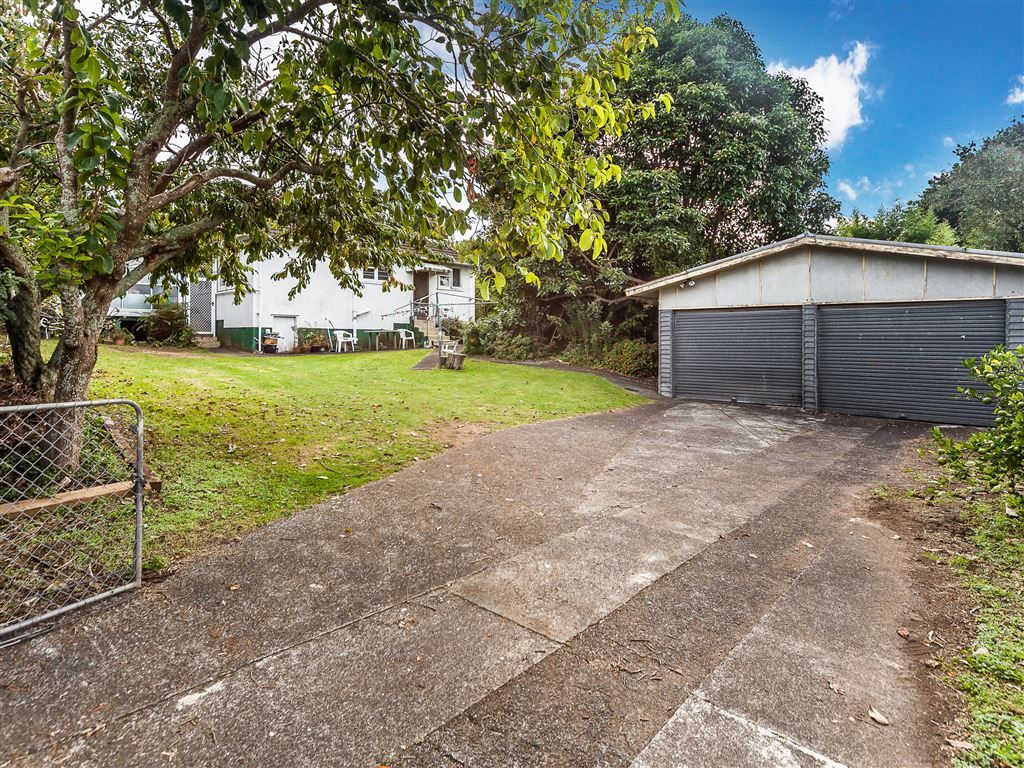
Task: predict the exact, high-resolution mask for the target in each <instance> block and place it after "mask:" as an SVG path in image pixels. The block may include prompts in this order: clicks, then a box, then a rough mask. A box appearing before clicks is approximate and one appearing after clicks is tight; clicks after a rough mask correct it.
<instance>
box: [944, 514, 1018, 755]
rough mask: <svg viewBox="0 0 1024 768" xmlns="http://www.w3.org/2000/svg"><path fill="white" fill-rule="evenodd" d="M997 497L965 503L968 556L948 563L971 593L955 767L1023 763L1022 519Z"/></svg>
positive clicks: (959, 670)
mask: <svg viewBox="0 0 1024 768" xmlns="http://www.w3.org/2000/svg"><path fill="white" fill-rule="evenodd" d="M1005 509H1006V505H1005V502H1003V501H1002V500H1000V499H996V500H995V501H994V502H992V501H989V502H985V501H979V500H974V501H970V502H967V503H966V504H965V505H964V510H963V518H964V521H965V522H966V523H967V524H968V525H969V526H970V529H971V536H970V541H971V543H972V544H973V545H974V553H973V557H972V558H967V557H964V556H956V557H953V558H952V559H951V560H950V564H951V565H952V566H953V567H954V568H956V569H957V570H958V571H960V573H961V574H962V575H963V577H964V579H965V581H966V583H967V585H968V587H969V589H970V593H971V596H972V600H973V602H974V605H975V610H974V611H973V612H972V613H973V615H974V619H975V621H976V632H977V635H976V637H975V639H974V644H973V646H972V647H970V648H968V649H966V650H965V651H964V652H963V653H962V654H961V655H960V657H959V659H958V661H959V663H958V664H956V665H955V666H954V667H953V672H954V674H955V678H954V679H955V681H956V684H957V687H958V688H959V689H960V690H961V691H962V692H963V693H964V695H965V697H966V703H967V740H968V742H969V743H970V744H971V745H972V748H971V749H970V750H968V751H966V752H964V753H961V754H960V755H958V756H957V758H956V759H955V760H954V761H953V764H954V766H956V768H983V767H985V768H988V766H999V767H1001V766H1007V767H1009V766H1011V765H1024V538H1022V534H1024V526H1022V524H1021V523H1020V519H1019V518H1014V517H1010V516H1008V515H1007V514H1006V513H1005Z"/></svg>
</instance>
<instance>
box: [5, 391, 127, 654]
mask: <svg viewBox="0 0 1024 768" xmlns="http://www.w3.org/2000/svg"><path fill="white" fill-rule="evenodd" d="M142 458H143V457H142V411H141V410H140V409H139V406H138V405H136V404H135V403H133V402H131V401H128V400H96V401H90V402H80V403H53V404H46V405H18V406H4V407H0V640H6V639H10V638H12V637H17V636H19V635H20V634H21V633H23V632H25V631H26V630H28V629H29V628H30V627H31V626H33V625H34V624H37V623H39V622H42V621H46V620H48V619H52V618H54V617H56V616H58V615H60V614H62V613H64V612H65V611H68V610H71V609H72V608H76V607H79V606H82V605H85V604H88V603H92V602H95V601H96V600H100V599H102V598H104V597H109V596H111V595H113V594H117V593H119V592H123V591H125V590H127V589H132V588H133V587H136V586H138V585H139V583H140V581H141V573H142V557H141V554H142V552H141V544H142V505H143V493H144V485H145V478H144V476H143V466H144V465H143V460H142Z"/></svg>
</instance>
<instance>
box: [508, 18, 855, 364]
mask: <svg viewBox="0 0 1024 768" xmlns="http://www.w3.org/2000/svg"><path fill="white" fill-rule="evenodd" d="M655 26H656V32H655V34H656V36H657V38H658V46H657V47H656V48H649V49H647V50H646V51H645V52H644V53H643V54H642V55H641V56H640V57H639V58H638V60H637V62H636V64H635V66H634V68H633V72H632V76H631V77H630V79H629V80H628V81H627V82H626V83H623V84H622V85H621V87H620V90H619V92H620V94H621V95H623V96H625V97H627V98H630V99H632V100H634V101H638V102H647V101H650V100H651V99H653V98H655V97H656V96H657V95H658V94H661V93H668V94H670V95H671V97H672V103H673V109H672V111H671V113H669V114H667V115H664V116H661V117H659V119H658V120H656V121H647V122H643V123H634V124H632V125H630V126H629V127H627V128H626V129H625V130H624V131H623V132H622V134H621V136H618V137H615V138H613V139H612V140H610V141H607V142H606V143H605V144H604V145H603V147H607V150H608V151H609V152H610V154H611V155H612V156H613V158H614V160H615V162H616V163H617V164H618V165H619V166H620V167H621V169H622V173H621V176H616V178H615V180H614V181H613V182H612V183H609V184H608V185H606V186H604V187H603V188H602V191H601V193H600V198H601V202H602V203H603V205H604V207H605V209H606V210H607V211H608V212H609V213H610V216H611V218H610V221H609V223H608V225H607V227H606V229H605V241H606V242H605V243H600V244H597V243H595V242H592V241H591V240H590V238H588V237H584V238H583V239H582V242H581V245H582V246H583V247H582V248H581V249H576V250H571V251H570V252H568V253H567V254H566V257H565V258H564V259H563V260H562V261H561V262H557V263H546V264H538V265H536V268H535V271H537V273H538V274H539V275H540V278H541V279H540V286H539V288H536V289H535V288H533V287H530V286H522V285H520V286H516V287H514V288H513V289H511V290H509V291H507V292H506V293H505V294H504V295H503V296H502V297H501V298H500V299H499V300H498V303H499V305H500V311H499V312H498V314H497V315H496V317H500V322H502V323H507V324H509V325H511V326H513V327H512V328H510V329H509V330H511V331H515V332H520V333H525V334H528V335H530V336H532V337H534V338H535V339H537V340H538V341H539V342H541V343H544V344H546V343H547V342H549V341H550V340H551V339H552V338H554V339H555V341H556V343H557V342H558V341H559V337H560V340H561V342H562V343H573V342H575V343H577V344H580V343H583V344H585V345H587V344H590V342H589V341H586V340H585V339H584V337H587V336H591V337H593V336H595V335H596V336H597V337H598V338H597V340H596V341H595V342H594V343H595V344H596V345H598V346H599V345H600V344H602V343H606V342H607V341H609V340H611V339H613V338H614V337H616V336H643V335H645V334H649V333H650V330H651V328H652V327H653V315H652V313H651V311H650V310H649V309H645V308H644V307H642V306H641V305H639V304H638V303H637V302H635V301H631V300H625V299H624V298H623V297H622V289H623V288H624V287H625V286H627V285H629V284H633V283H639V282H642V281H645V280H648V279H651V278H653V277H657V276H660V275H664V274H669V273H672V272H675V271H678V270H681V269H684V268H687V267H690V266H694V265H697V264H701V263H704V262H706V261H710V260H713V259H717V258H720V257H723V256H727V255H729V254H732V253H736V252H739V251H743V250H746V249H748V248H753V247H756V246H759V245H764V244H766V243H769V242H772V241H774V240H778V239H781V238H784V237H788V236H791V235H795V234H798V233H800V232H804V231H808V230H811V231H821V230H822V229H823V228H824V227H825V225H826V222H827V221H828V220H829V219H831V218H832V217H834V216H835V215H836V214H837V213H838V210H839V205H838V203H837V201H836V200H834V199H833V198H832V197H830V196H829V195H828V194H827V192H826V191H825V182H824V179H825V176H826V174H827V172H828V157H827V155H826V154H825V152H824V150H823V144H824V140H825V128H824V118H823V113H822V107H821V100H820V98H819V97H818V96H817V95H816V94H815V93H814V92H813V91H811V89H810V88H809V87H808V85H807V84H806V83H805V82H803V81H800V80H794V79H793V78H791V77H789V76H788V75H786V74H784V73H778V74H772V73H769V72H768V70H767V68H766V66H765V62H764V59H763V58H762V56H761V52H760V51H759V49H758V47H757V45H756V43H755V42H754V39H753V37H752V36H751V34H750V32H749V31H747V29H746V28H744V26H743V25H742V24H741V23H740V22H738V21H736V20H734V19H731V18H728V17H725V16H722V17H719V18H716V19H714V20H713V21H711V22H709V23H707V24H704V23H701V22H698V21H696V20H694V19H692V18H689V17H686V16H684V17H683V18H682V19H681V20H680V21H679V22H678V23H674V24H670V23H661V24H657V25H655ZM496 197H497V199H496V200H495V203H494V206H495V211H494V218H495V220H496V221H498V222H500V221H501V219H502V216H503V211H502V209H501V203H500V194H499V195H497V196H496ZM588 246H589V247H588ZM605 246H607V247H605ZM495 336H496V337H497V338H504V335H503V334H495ZM601 336H604V337H606V338H604V339H602V338H600V337H601Z"/></svg>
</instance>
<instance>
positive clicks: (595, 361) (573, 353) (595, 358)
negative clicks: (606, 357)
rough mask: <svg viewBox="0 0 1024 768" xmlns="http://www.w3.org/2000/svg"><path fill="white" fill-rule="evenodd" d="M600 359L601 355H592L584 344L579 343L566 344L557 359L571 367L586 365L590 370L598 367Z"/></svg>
mask: <svg viewBox="0 0 1024 768" xmlns="http://www.w3.org/2000/svg"><path fill="white" fill-rule="evenodd" d="M601 358H602V356H601V355H594V353H593V352H591V350H590V348H589V347H588V346H587V345H586V344H582V343H579V342H572V343H571V344H566V345H565V349H563V350H562V354H561V355H559V359H560V360H564V361H565V362H567V363H572V364H573V365H586V366H590V367H591V368H596V367H599V366H600V365H601V361H602V360H601Z"/></svg>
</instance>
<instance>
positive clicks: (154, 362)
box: [91, 346, 641, 567]
mask: <svg viewBox="0 0 1024 768" xmlns="http://www.w3.org/2000/svg"><path fill="white" fill-rule="evenodd" d="M422 356H423V351H422V350H417V351H408V352H386V353H383V352H382V353H376V354H359V355H333V354H324V355H306V356H281V357H273V356H266V357H256V356H233V355H226V354H217V353H210V352H204V351H196V352H179V351H162V350H149V349H144V348H130V347H129V348H121V347H113V346H104V347H103V348H102V349H101V352H100V360H99V365H98V366H97V369H96V376H95V378H94V380H93V386H92V390H91V394H92V395H93V396H94V397H98V398H103V397H128V398H132V399H134V400H136V401H137V402H138V403H139V404H140V405H141V406H142V408H143V411H144V413H145V418H146V457H147V463H148V464H149V465H150V466H151V468H152V469H153V471H154V472H155V473H156V474H157V475H159V476H160V477H161V478H162V480H163V481H164V486H163V492H162V494H161V496H160V498H158V499H154V500H152V501H150V502H149V503H148V506H147V510H146V539H145V542H144V548H145V550H144V551H145V558H146V559H147V561H148V563H149V564H150V566H151V567H159V566H161V565H163V564H164V563H166V562H169V561H172V560H175V559H178V558H181V557H183V556H186V555H188V554H191V553H195V552H196V551H198V550H200V549H202V548H203V547H205V546H208V545H210V544H212V543H215V542H217V541H219V540H222V539H223V538H225V537H226V536H232V535H235V534H237V533H240V532H243V531H246V530H250V529H252V528H255V527H257V526H260V525H263V524H265V523H268V522H270V521H272V520H275V519H277V518H280V517H282V516H285V515H288V514H290V513H292V512H295V511H297V510H299V509H302V508H303V507H306V506H308V505H310V504H314V503H316V502H318V501H320V500H322V499H324V498H326V497H328V496H330V495H332V494H336V493H340V492H343V491H346V490H348V489H351V488H355V487H356V486H359V485H362V484H363V483H367V482H370V481H371V480H376V479H378V478H380V477H382V476H384V475H387V474H388V473H391V472H394V471H396V470H398V469H400V468H402V467H403V466H406V465H407V464H409V463H410V462H412V461H415V459H416V458H425V457H427V456H430V455H432V454H434V453H437V452H438V451H440V450H443V448H444V445H443V443H442V442H441V441H440V440H439V438H438V437H437V432H438V431H439V429H441V428H442V427H444V426H445V425H451V424H453V423H460V424H479V425H485V426H486V427H487V428H488V429H491V428H494V429H497V428H500V427H506V426H512V425H515V424H523V423H527V422H533V421H541V420H544V419H553V418H559V417H565V416H573V415H576V414H582V413H589V412H594V411H602V410H610V409H613V408H621V407H624V406H629V405H634V404H636V403H638V402H641V399H640V398H638V397H636V396H634V395H631V394H629V393H627V392H623V391H622V390H620V389H618V388H617V387H615V386H613V385H611V384H609V383H607V382H605V381H604V380H603V379H600V378H598V377H596V376H590V375H585V374H578V373H568V372H563V371H554V370H547V369H543V368H534V367H525V366H515V365H500V364H496V363H487V362H482V361H476V360H470V361H468V362H467V363H466V368H465V370H463V371H446V370H440V371H436V370H430V371H413V370H410V367H411V366H412V365H413V364H414V363H415V362H416V361H417V360H419V359H420V358H421V357H422Z"/></svg>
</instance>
